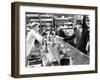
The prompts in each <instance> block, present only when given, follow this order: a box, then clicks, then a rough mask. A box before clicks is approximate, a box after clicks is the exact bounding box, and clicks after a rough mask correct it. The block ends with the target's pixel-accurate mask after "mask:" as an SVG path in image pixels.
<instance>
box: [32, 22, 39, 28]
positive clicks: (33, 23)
mask: <svg viewBox="0 0 100 80" xmlns="http://www.w3.org/2000/svg"><path fill="white" fill-rule="evenodd" d="M39 25H40V24H39V23H38V22H32V23H31V27H32V28H33V27H35V26H39Z"/></svg>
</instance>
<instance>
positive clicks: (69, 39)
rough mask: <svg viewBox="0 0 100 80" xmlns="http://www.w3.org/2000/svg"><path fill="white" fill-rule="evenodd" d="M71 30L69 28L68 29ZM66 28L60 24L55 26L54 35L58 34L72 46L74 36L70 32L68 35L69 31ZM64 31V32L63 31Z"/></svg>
mask: <svg viewBox="0 0 100 80" xmlns="http://www.w3.org/2000/svg"><path fill="white" fill-rule="evenodd" d="M70 30H71V29H70ZM67 31H68V29H67V30H66V28H64V27H62V26H59V27H58V28H57V31H56V35H58V36H60V37H62V38H63V40H64V41H65V42H67V43H69V44H71V45H72V46H74V38H75V34H74V33H72V34H71V35H70V36H69V32H67ZM65 32H66V33H65Z"/></svg>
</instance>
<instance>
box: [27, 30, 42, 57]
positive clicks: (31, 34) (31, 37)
mask: <svg viewBox="0 0 100 80" xmlns="http://www.w3.org/2000/svg"><path fill="white" fill-rule="evenodd" d="M35 39H36V40H38V41H39V42H40V43H41V42H42V36H41V35H40V34H39V33H38V32H36V31H35V30H33V29H31V30H30V32H29V33H28V35H27V38H26V56H28V55H29V54H30V52H31V50H32V47H34V41H35Z"/></svg>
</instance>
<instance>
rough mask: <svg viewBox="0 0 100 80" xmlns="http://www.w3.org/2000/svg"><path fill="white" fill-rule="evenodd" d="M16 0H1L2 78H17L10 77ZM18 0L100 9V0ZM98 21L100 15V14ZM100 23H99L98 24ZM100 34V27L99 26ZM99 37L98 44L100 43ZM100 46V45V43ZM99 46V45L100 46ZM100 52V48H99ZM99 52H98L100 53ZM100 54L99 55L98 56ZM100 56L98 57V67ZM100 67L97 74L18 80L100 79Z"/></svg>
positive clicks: (0, 59)
mask: <svg viewBox="0 0 100 80" xmlns="http://www.w3.org/2000/svg"><path fill="white" fill-rule="evenodd" d="M13 1H15V0H1V2H0V54H1V56H0V80H16V79H14V78H11V77H10V67H11V66H10V65H11V64H10V63H11V61H10V59H11V2H13ZM16 1H29V2H41V3H55V4H74V5H88V6H98V9H100V6H99V4H100V2H99V1H100V0H16ZM98 14H100V11H99V13H98ZM98 18H99V20H98V22H99V21H100V15H98ZM99 25H100V23H99V24H98V26H99ZM98 34H99V27H98ZM99 41H100V37H98V44H99V43H100V42H99ZM99 46H100V45H99ZM99 46H98V47H99ZM99 52H100V50H99ZM99 52H98V53H99ZM99 57H100V54H99V55H98V58H99ZM99 61H100V58H99V59H98V67H100V64H99ZM99 75H100V69H99V73H97V74H80V75H64V76H53V77H38V78H26V79H25V78H23V79H18V80H100V76H99Z"/></svg>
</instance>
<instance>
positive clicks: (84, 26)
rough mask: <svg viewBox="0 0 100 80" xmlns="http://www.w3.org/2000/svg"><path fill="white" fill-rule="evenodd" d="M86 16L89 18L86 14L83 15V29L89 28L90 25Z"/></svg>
mask: <svg viewBox="0 0 100 80" xmlns="http://www.w3.org/2000/svg"><path fill="white" fill-rule="evenodd" d="M86 18H87V16H86V15H84V16H83V25H82V28H83V29H87V28H88V26H87V24H86Z"/></svg>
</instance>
